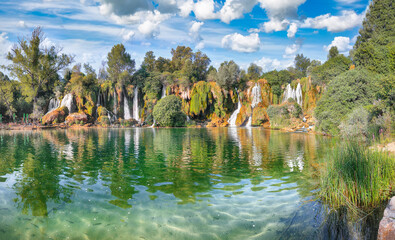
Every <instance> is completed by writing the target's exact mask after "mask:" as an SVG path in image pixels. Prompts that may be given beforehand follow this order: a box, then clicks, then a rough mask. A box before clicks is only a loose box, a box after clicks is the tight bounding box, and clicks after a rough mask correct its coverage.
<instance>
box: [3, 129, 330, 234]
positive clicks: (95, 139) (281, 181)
mask: <svg viewBox="0 0 395 240" xmlns="http://www.w3.org/2000/svg"><path fill="white" fill-rule="evenodd" d="M330 144H331V140H329V139H327V138H324V137H322V136H316V135H307V134H292V133H283V132H277V131H267V130H264V129H261V128H213V129H183V128H180V129H140V128H134V129H113V130H110V129H98V130H95V129H89V130H71V129H68V130H54V131H38V132H2V133H0V239H317V238H319V237H320V236H322V226H321V223H322V222H323V218H324V216H323V213H322V209H321V207H320V204H319V203H318V202H316V201H314V196H313V192H314V191H315V189H316V186H317V179H316V178H317V171H318V166H319V162H320V160H321V159H322V157H323V156H324V154H325V152H326V151H327V150H328V148H329V146H330Z"/></svg>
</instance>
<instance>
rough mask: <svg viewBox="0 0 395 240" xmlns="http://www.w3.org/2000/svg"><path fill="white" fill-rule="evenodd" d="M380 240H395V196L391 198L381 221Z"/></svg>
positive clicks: (378, 236)
mask: <svg viewBox="0 0 395 240" xmlns="http://www.w3.org/2000/svg"><path fill="white" fill-rule="evenodd" d="M377 239H378V240H395V196H394V197H392V198H391V200H390V201H389V203H388V205H387V207H386V208H385V210H384V216H383V219H381V221H380V226H379V233H378V235H377Z"/></svg>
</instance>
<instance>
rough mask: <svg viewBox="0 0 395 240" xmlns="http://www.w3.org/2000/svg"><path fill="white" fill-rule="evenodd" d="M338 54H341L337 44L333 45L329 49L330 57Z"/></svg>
mask: <svg viewBox="0 0 395 240" xmlns="http://www.w3.org/2000/svg"><path fill="white" fill-rule="evenodd" d="M337 55H339V50H338V49H337V47H336V46H332V47H331V49H329V53H328V59H331V58H334V57H336V56H337Z"/></svg>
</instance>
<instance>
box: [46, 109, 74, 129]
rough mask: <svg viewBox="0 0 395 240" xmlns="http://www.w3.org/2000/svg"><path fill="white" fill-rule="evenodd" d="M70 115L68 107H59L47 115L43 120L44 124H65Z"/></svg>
mask: <svg viewBox="0 0 395 240" xmlns="http://www.w3.org/2000/svg"><path fill="white" fill-rule="evenodd" d="M68 114H69V110H68V108H67V107H65V106H64V107H59V108H57V109H55V110H53V111H51V112H49V113H47V114H45V115H44V117H43V118H42V124H44V125H47V124H53V123H62V122H64V120H65V118H66V116H67V115H68Z"/></svg>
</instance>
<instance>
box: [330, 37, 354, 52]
mask: <svg viewBox="0 0 395 240" xmlns="http://www.w3.org/2000/svg"><path fill="white" fill-rule="evenodd" d="M350 43H351V40H350V38H349V37H335V38H334V39H333V41H332V43H331V44H329V45H328V46H324V49H325V50H326V51H329V50H330V49H331V47H333V46H336V47H337V50H339V52H347V51H349V50H350V49H352V46H351V44H350Z"/></svg>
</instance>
